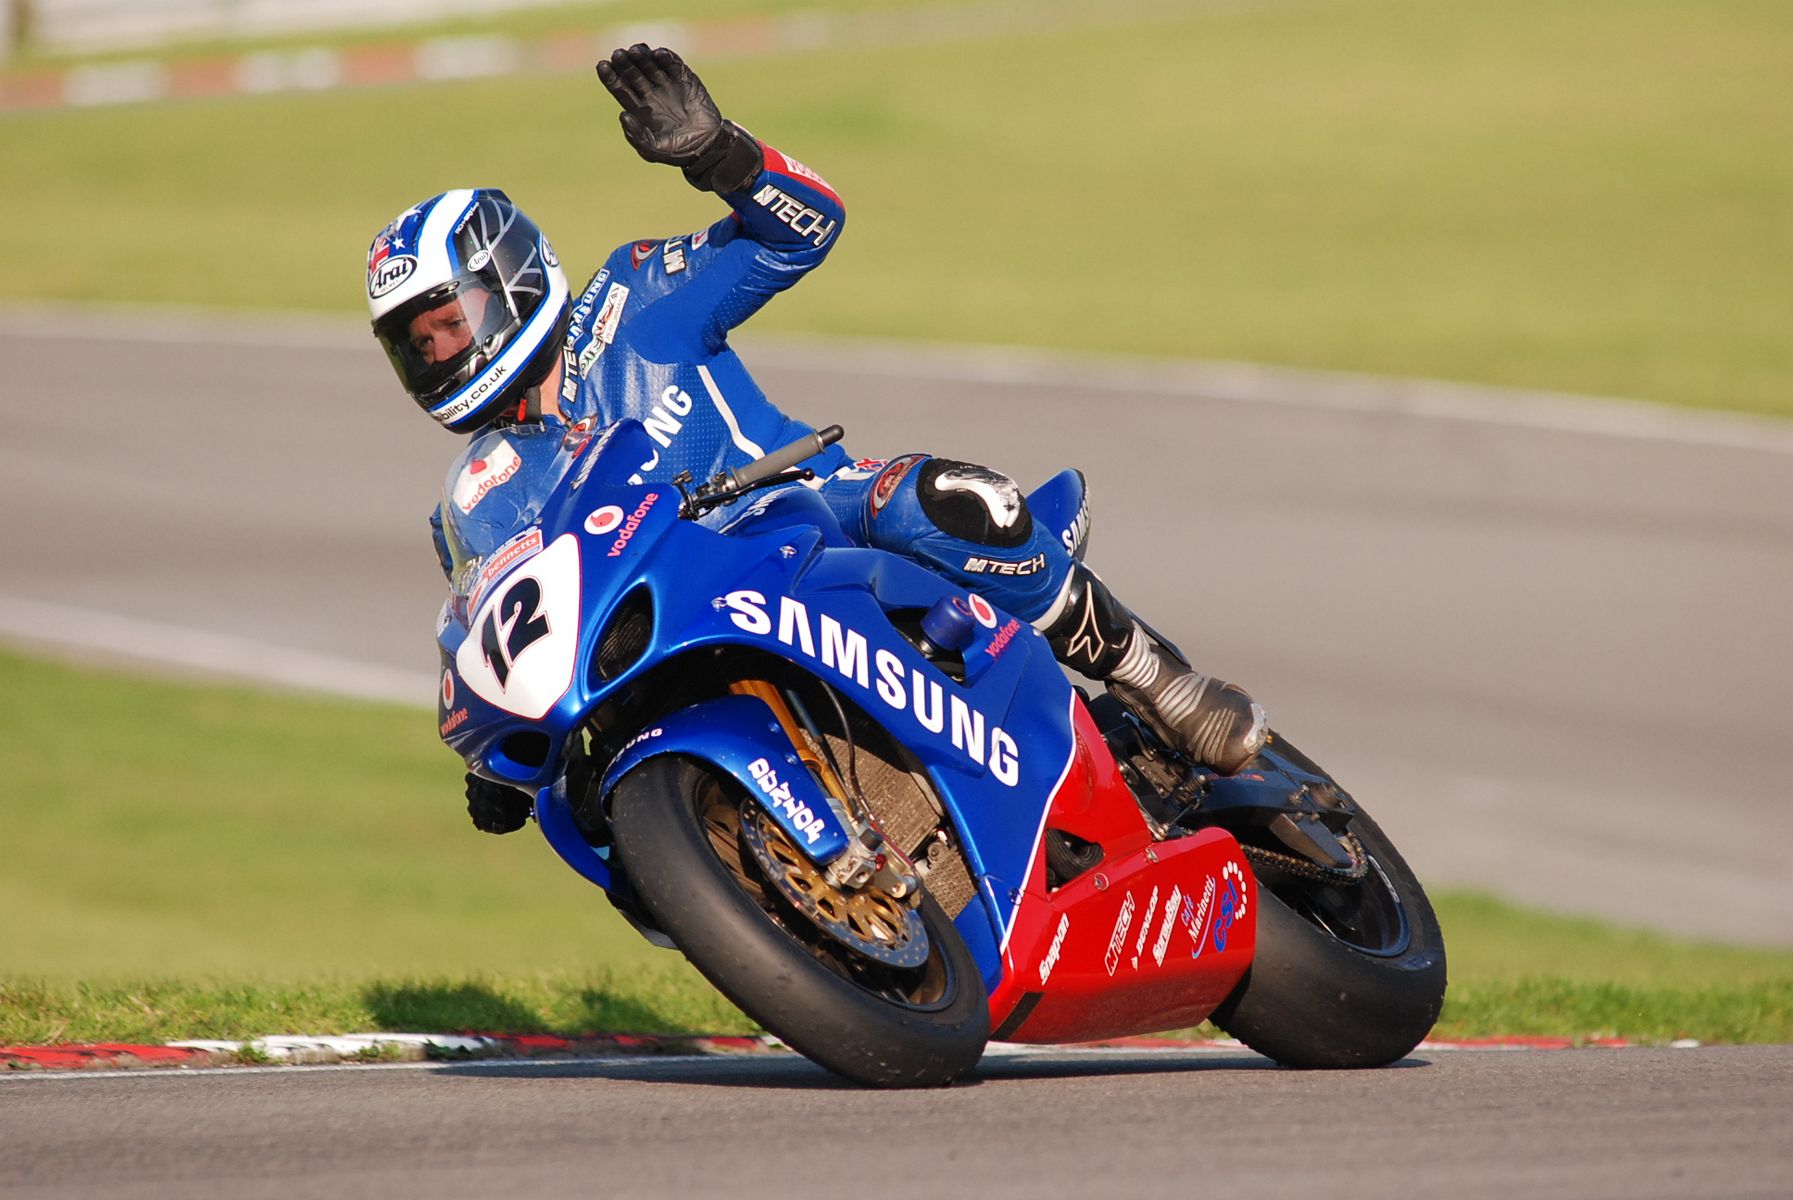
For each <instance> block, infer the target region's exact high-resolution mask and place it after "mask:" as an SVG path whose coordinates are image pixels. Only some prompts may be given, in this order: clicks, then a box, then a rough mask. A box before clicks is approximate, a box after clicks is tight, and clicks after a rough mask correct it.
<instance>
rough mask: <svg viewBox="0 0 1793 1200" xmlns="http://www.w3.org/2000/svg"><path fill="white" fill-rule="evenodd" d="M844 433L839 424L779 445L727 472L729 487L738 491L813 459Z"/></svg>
mask: <svg viewBox="0 0 1793 1200" xmlns="http://www.w3.org/2000/svg"><path fill="white" fill-rule="evenodd" d="M845 433H846V430H844V429H842V428H841V427H840V426H839V425H830V426H829V427H828V428H826V429H823V430H820V431H819V432H816V433H812V434H809V435H807V436H805V437H800V438H798V439H797V440H796V441H794V442H792V443H791V444H790V445H788V446H781V447H780V448H778V449H777V450H774V451H772V453H770V454H768V455H766V456H765V457H764V458H756V459H754V460H753V461H752V462H750V463H748V464H747V465H746V466H744V467H742V468H741V469H740V470H739V471H731V472H729V474H731V475H733V476H734V478H733V479H732V480H731V481H730V482H731V483H732V484H733V487H732V488H731V489H730V490H731V491H739V490H744V489H746V488H750V487H752V486H753V485H754V484H756V483H759V482H760V481H761V480H764V479H770V478H772V476H774V475H776V474H778V473H779V472H780V471H785V470H789V469H790V468H791V467H794V466H796V465H797V464H798V463H800V462H802V461H803V460H804V459H806V458H813V457H814V456H815V455H818V454H820V453H821V452H822V451H824V450H826V449H827V448H828V447H830V446H832V445H834V443H836V442H838V441H840V440H841V438H842V436H844V435H845Z"/></svg>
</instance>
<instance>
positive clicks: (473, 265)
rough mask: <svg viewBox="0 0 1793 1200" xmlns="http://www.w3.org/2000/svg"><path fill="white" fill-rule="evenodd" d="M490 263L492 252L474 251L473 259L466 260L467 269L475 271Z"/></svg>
mask: <svg viewBox="0 0 1793 1200" xmlns="http://www.w3.org/2000/svg"><path fill="white" fill-rule="evenodd" d="M491 261H492V252H491V251H490V250H475V251H474V252H473V257H472V258H470V259H468V260H467V269H468V270H469V271H477V270H479V269H480V268H481V267H483V266H485V265H486V264H487V263H489V262H491Z"/></svg>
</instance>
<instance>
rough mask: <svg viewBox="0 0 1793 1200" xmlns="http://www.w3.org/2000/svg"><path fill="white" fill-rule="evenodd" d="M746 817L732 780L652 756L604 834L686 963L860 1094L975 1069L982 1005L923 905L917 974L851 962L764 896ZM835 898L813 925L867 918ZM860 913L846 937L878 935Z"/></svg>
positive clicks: (933, 914) (615, 803) (796, 912)
mask: <svg viewBox="0 0 1793 1200" xmlns="http://www.w3.org/2000/svg"><path fill="white" fill-rule="evenodd" d="M744 812H745V813H746V814H747V816H748V819H749V820H751V819H752V815H753V813H754V812H755V810H754V809H753V808H752V807H751V802H750V801H747V800H746V799H745V798H744V797H743V796H742V794H741V791H740V789H739V788H738V787H736V786H734V785H733V782H732V781H730V780H725V779H720V778H718V777H717V776H716V775H715V774H714V773H713V772H712V771H711V770H709V769H708V768H707V767H706V766H704V765H703V764H700V763H698V762H696V761H694V760H691V759H688V758H681V757H677V756H673V755H663V756H658V757H655V758H651V759H649V760H648V761H646V762H644V763H643V764H642V765H641V766H639V767H637V768H635V769H634V770H633V771H630V772H629V773H628V774H627V775H626V776H624V777H623V779H622V780H621V782H619V783H618V784H617V786H616V790H615V793H614V794H613V798H612V804H611V823H612V827H613V829H614V831H615V837H616V849H617V853H618V856H619V857H620V859H621V862H622V866H623V869H624V871H626V872H627V875H628V878H629V881H630V883H631V884H632V885H633V886H634V888H635V891H636V892H637V893H638V894H639V896H640V897H641V902H642V905H643V907H644V908H645V909H646V910H647V912H648V915H649V916H651V917H652V918H653V919H654V922H655V923H656V924H657V925H658V926H659V927H660V928H661V929H662V930H664V931H665V932H666V933H667V935H668V936H670V937H671V938H672V940H673V941H674V942H675V943H677V945H678V947H679V949H680V950H682V951H683V952H684V954H685V957H687V958H688V959H690V960H691V962H692V964H693V965H694V966H696V967H697V969H698V970H699V971H701V972H703V974H704V976H705V977H706V978H707V979H709V981H710V982H711V983H713V984H715V985H716V987H717V989H718V990H720V991H721V992H722V993H723V995H725V996H727V997H728V998H729V999H730V1000H732V1001H733V1002H734V1003H735V1004H736V1005H738V1006H739V1007H740V1008H741V1010H742V1011H744V1012H745V1013H747V1014H748V1015H749V1016H751V1017H752V1018H753V1019H754V1020H756V1021H758V1022H759V1023H760V1024H761V1025H764V1026H765V1027H766V1028H767V1029H769V1030H771V1031H772V1032H773V1033H775V1034H777V1035H778V1036H779V1037H780V1038H781V1039H783V1040H784V1041H785V1042H786V1043H787V1044H788V1045H790V1046H792V1047H793V1048H795V1049H796V1050H799V1051H801V1052H802V1053H803V1054H804V1055H806V1056H808V1057H809V1058H811V1059H813V1060H814V1061H816V1062H817V1063H820V1064H821V1065H822V1066H824V1067H827V1068H828V1069H829V1070H831V1071H834V1072H836V1073H837V1074H840V1075H844V1076H846V1077H847V1078H849V1079H852V1080H855V1081H857V1082H859V1083H865V1084H871V1085H873V1086H877V1087H928V1086H938V1085H942V1084H946V1083H950V1082H952V1081H953V1080H955V1079H958V1078H959V1077H961V1076H963V1075H965V1074H966V1073H967V1072H969V1071H970V1070H971V1069H972V1068H973V1067H975V1066H976V1065H977V1061H978V1059H979V1058H980V1057H981V1056H982V1054H983V1050H984V1043H985V1041H986V1040H987V1039H988V1037H989V1033H990V1027H989V1002H988V998H987V997H986V995H985V993H984V986H983V981H982V979H981V978H980V977H979V975H978V971H977V965H976V963H975V962H974V961H973V960H972V957H971V954H970V951H968V950H967V949H966V948H965V944H964V942H963V941H962V940H961V939H960V937H959V935H958V931H957V930H955V929H954V928H953V924H952V921H951V919H950V918H948V917H947V915H946V914H945V912H943V911H942V910H941V909H940V907H939V905H937V904H935V903H934V901H933V900H932V899H929V898H925V897H924V898H923V900H922V904H921V909H920V916H921V922H922V926H923V928H924V929H925V934H926V941H927V954H926V957H925V959H923V960H922V961H921V962H920V963H919V965H916V966H894V965H891V964H890V963H888V962H881V961H879V960H878V959H876V958H874V957H871V956H870V955H867V954H863V953H860V952H859V951H857V950H854V949H853V948H852V947H851V946H850V945H848V944H847V943H846V942H844V941H842V940H841V939H840V938H838V937H832V936H829V935H828V934H827V933H825V932H823V930H822V928H821V927H820V926H819V925H818V924H817V921H816V920H815V919H814V918H813V917H812V916H806V915H805V914H804V912H803V911H801V910H800V909H799V908H798V907H797V906H795V905H794V904H792V903H791V902H790V901H789V900H788V899H787V898H786V895H785V892H784V891H781V889H780V888H779V887H775V886H773V885H772V884H771V882H770V881H769V880H768V879H767V877H766V875H765V873H764V871H763V870H762V869H761V867H760V864H759V861H757V860H756V858H755V857H754V855H753V854H752V853H751V852H750V851H749V849H748V847H747V845H746V842H745V839H744V837H743V814H744ZM816 878H817V879H819V876H817V877H816ZM815 882H816V880H815V879H812V880H810V881H809V886H812V887H813V886H814V885H815ZM786 890H788V889H786ZM819 899H822V900H829V899H831V898H828V897H819ZM833 899H834V900H835V901H838V902H837V903H833V904H832V906H830V904H823V905H821V906H820V907H819V908H817V909H816V913H817V915H820V916H822V917H823V919H824V920H828V919H831V917H832V916H837V915H838V914H840V913H841V912H843V911H844V912H847V913H848V914H849V916H855V915H857V910H858V909H863V908H865V907H866V902H865V901H864V900H863V899H861V898H859V897H857V896H856V895H855V896H841V895H840V894H838V893H837V894H836V897H835V898H833ZM869 912H870V915H869V917H868V916H864V915H857V919H856V920H855V922H854V923H855V925H856V926H857V927H859V928H865V927H866V926H867V925H868V924H869V925H870V926H871V927H872V929H873V932H875V933H881V932H882V931H881V930H880V929H879V928H878V926H879V917H878V915H877V912H876V909H875V906H874V908H873V909H872V910H869Z"/></svg>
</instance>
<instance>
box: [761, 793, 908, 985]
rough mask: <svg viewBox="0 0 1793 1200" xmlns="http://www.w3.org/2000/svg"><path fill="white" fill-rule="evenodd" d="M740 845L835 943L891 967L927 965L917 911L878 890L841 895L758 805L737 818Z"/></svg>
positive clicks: (780, 892)
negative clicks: (742, 845)
mask: <svg viewBox="0 0 1793 1200" xmlns="http://www.w3.org/2000/svg"><path fill="white" fill-rule="evenodd" d="M741 840H742V841H744V842H745V843H746V844H747V848H748V850H749V851H751V852H752V854H753V858H754V861H755V862H757V863H758V864H759V867H760V870H761V871H762V872H764V874H765V876H766V879H767V880H768V881H769V882H770V883H771V885H772V887H773V888H774V889H775V890H776V891H777V892H778V894H779V895H781V896H783V897H784V898H785V899H786V900H788V901H790V903H791V905H792V906H793V907H795V908H796V909H797V911H798V912H800V913H802V914H803V915H804V916H805V917H807V918H808V919H809V920H810V921H811V922H813V923H814V925H815V927H816V928H817V929H820V930H821V931H822V932H823V933H825V934H827V935H828V936H829V937H831V938H833V939H834V940H835V941H837V942H839V943H841V944H842V945H843V946H846V947H848V948H849V949H852V950H854V951H857V952H858V953H860V954H863V955H865V956H866V957H867V958H870V959H873V960H875V961H877V962H881V963H885V964H887V965H889V966H893V967H919V966H921V965H922V964H923V963H925V962H927V961H928V931H927V928H926V927H925V926H923V925H922V923H921V913H920V912H919V911H917V910H916V909H913V908H910V907H909V906H908V905H907V904H904V903H903V902H902V901H900V900H897V899H895V898H894V897H892V896H891V895H889V894H888V893H886V892H883V891H881V890H879V889H877V888H873V887H864V888H860V889H858V890H856V891H851V892H843V891H841V890H840V889H839V888H837V887H835V886H834V885H833V884H831V883H829V882H828V880H827V878H826V877H825V876H824V875H823V874H822V870H821V868H819V867H817V866H816V864H814V863H812V862H810V861H809V859H807V858H805V857H804V855H803V852H802V851H800V850H798V849H797V847H796V846H794V845H793V844H792V843H791V839H790V838H789V837H788V836H787V835H786V834H785V831H784V829H783V828H782V827H781V826H780V825H779V824H778V823H777V822H776V821H774V820H773V819H772V818H771V817H769V816H767V815H766V813H765V811H764V810H763V809H761V808H759V807H758V806H757V805H748V806H747V807H746V808H745V809H744V810H743V811H742V813H741Z"/></svg>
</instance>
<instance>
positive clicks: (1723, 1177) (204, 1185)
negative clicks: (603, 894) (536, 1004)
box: [0, 1046, 1793, 1200]
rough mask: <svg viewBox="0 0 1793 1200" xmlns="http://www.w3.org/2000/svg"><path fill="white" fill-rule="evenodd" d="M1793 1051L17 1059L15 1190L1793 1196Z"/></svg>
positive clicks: (4, 1125)
mask: <svg viewBox="0 0 1793 1200" xmlns="http://www.w3.org/2000/svg"><path fill="white" fill-rule="evenodd" d="M1790 1092H1793V1048H1790V1047H1773V1046H1750V1047H1720V1048H1711V1049H1704V1050H1611V1051H1597V1050H1586V1051H1560V1052H1521V1053H1476V1052H1452V1051H1443V1052H1438V1053H1436V1054H1433V1055H1430V1056H1427V1057H1420V1058H1415V1059H1410V1060H1408V1061H1407V1062H1406V1063H1404V1064H1402V1065H1400V1066H1398V1067H1394V1068H1388V1069H1385V1070H1380V1071H1350V1072H1342V1071H1341V1072H1312V1073H1300V1072H1291V1071H1283V1070H1279V1069H1276V1068H1273V1067H1270V1066H1269V1065H1268V1063H1267V1062H1266V1060H1263V1059H1260V1058H1256V1057H1255V1056H1251V1055H1233V1054H1226V1055H1218V1056H1216V1055H1210V1054H1188V1053H1172V1054H1164V1053H1159V1054H1154V1055H1150V1056H1147V1055H1127V1054H1119V1055H1117V1054H1105V1055H1092V1054H1088V1053H1084V1054H1074V1053H1054V1054H1049V1055H1044V1056H1038V1057H1027V1058H987V1059H986V1060H985V1062H984V1065H983V1067H982V1068H980V1070H979V1072H978V1075H977V1078H976V1079H975V1080H974V1081H973V1082H972V1083H970V1084H968V1085H964V1086H960V1087H957V1088H954V1089H951V1090H949V1091H944V1092H906V1093H890V1092H871V1091H859V1090H854V1089H851V1088H847V1087H845V1086H843V1085H839V1084H837V1083H836V1082H834V1081H833V1080H832V1079H831V1078H830V1077H828V1076H826V1075H824V1074H823V1073H822V1072H821V1071H820V1070H819V1069H818V1068H816V1067H813V1066H811V1065H810V1064H808V1063H805V1062H802V1061H801V1060H795V1059H789V1058H783V1059H776V1060H770V1061H768V1060H764V1059H751V1060H715V1059H711V1060H682V1061H674V1062H656V1061H652V1060H612V1061H610V1062H606V1063H569V1064H562V1065H556V1064H543V1063H517V1064H509V1065H506V1064H485V1065H471V1066H462V1067H451V1066H441V1067H433V1068H428V1069H424V1070H411V1069H391V1068H324V1069H320V1070H303V1069H295V1068H280V1069H275V1070H272V1071H267V1072H254V1073H251V1072H229V1071H225V1072H208V1073H204V1074H201V1075H184V1074H181V1073H178V1072H169V1071H154V1072H140V1073H138V1074H137V1075H135V1076H131V1077H124V1078H121V1077H118V1076H111V1077H107V1078H84V1077H80V1076H74V1077H63V1078H19V1077H16V1076H15V1077H10V1078H9V1077H4V1076H0V1145H4V1146H5V1147H6V1153H5V1182H4V1188H3V1189H0V1190H4V1192H5V1194H6V1195H8V1196H12V1197H20V1198H21V1200H23V1198H25V1197H31V1198H33V1200H37V1198H48V1197H86V1196H100V1195H104V1196H117V1197H151V1196H154V1197H162V1196H181V1197H187V1198H190V1200H208V1198H212V1197H217V1198H219V1200H225V1198H228V1200H240V1198H243V1197H254V1196H278V1197H309V1196H319V1197H332V1198H334V1197H340V1196H376V1195H378V1196H428V1197H433V1198H436V1200H451V1198H454V1197H463V1196H466V1197H486V1196H544V1195H580V1196H603V1197H610V1196H618V1197H621V1196H641V1197H672V1196H690V1195H701V1196H728V1197H734V1198H738V1200H755V1198H759V1197H766V1198H775V1197H776V1198H783V1197H788V1196H791V1195H810V1194H822V1193H824V1192H827V1191H830V1190H843V1191H847V1192H850V1193H854V1194H860V1193H863V1194H868V1195H910V1194H921V1195H947V1196H988V1197H1018V1198H1031V1197H1039V1196H1092V1197H1094V1196H1100V1197H1110V1196H1113V1197H1133V1196H1152V1197H1157V1196H1163V1197H1177V1198H1182V1197H1188V1196H1229V1197H1246V1196H1264V1197H1279V1196H1328V1197H1341V1198H1342V1197H1358V1196H1361V1197H1378V1198H1381V1197H1391V1196H1392V1197H1432V1196H1451V1197H1453V1198H1455V1200H1478V1198H1481V1197H1487V1198H1489V1200H1494V1198H1500V1200H1506V1198H1508V1197H1512V1196H1525V1197H1528V1198H1529V1200H1544V1198H1547V1197H1574V1198H1576V1200H1597V1198H1600V1197H1614V1198H1623V1200H1649V1198H1652V1197H1661V1198H1663V1200H1685V1198H1686V1197H1690V1196H1714V1197H1738V1198H1741V1197H1785V1196H1787V1195H1789V1194H1793V1139H1789V1138H1787V1137H1786V1136H1785V1135H1786V1101H1787V1096H1788V1095H1789V1093H1790Z"/></svg>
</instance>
